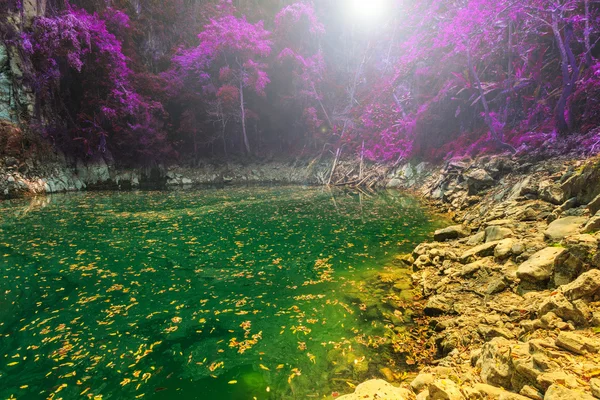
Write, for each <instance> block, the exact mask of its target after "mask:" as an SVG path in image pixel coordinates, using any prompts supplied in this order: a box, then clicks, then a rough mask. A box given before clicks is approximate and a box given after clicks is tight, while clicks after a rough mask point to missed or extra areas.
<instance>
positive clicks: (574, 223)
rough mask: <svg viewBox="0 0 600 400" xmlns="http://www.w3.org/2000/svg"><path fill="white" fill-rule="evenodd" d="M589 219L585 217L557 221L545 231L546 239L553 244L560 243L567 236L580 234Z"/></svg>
mask: <svg viewBox="0 0 600 400" xmlns="http://www.w3.org/2000/svg"><path fill="white" fill-rule="evenodd" d="M586 221H587V219H586V218H585V217H565V218H560V219H557V220H556V221H554V222H552V223H551V224H550V225H548V228H547V229H546V230H545V231H544V237H545V238H546V239H547V240H549V241H552V242H559V241H561V240H562V239H564V238H565V237H567V236H570V235H575V234H578V233H579V230H580V229H581V227H582V225H583V224H585V223H586Z"/></svg>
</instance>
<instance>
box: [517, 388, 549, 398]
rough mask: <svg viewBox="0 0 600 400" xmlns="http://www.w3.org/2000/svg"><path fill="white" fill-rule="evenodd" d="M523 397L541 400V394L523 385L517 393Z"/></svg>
mask: <svg viewBox="0 0 600 400" xmlns="http://www.w3.org/2000/svg"><path fill="white" fill-rule="evenodd" d="M519 393H520V394H522V395H523V396H525V397H527V398H529V399H533V400H543V399H544V397H543V396H542V394H541V393H540V392H539V391H538V390H537V389H536V388H534V387H533V386H529V385H525V386H523V387H522V388H521V390H520V391H519Z"/></svg>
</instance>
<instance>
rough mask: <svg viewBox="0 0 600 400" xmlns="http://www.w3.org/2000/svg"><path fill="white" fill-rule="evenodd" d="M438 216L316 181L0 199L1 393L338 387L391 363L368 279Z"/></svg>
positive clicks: (256, 392)
mask: <svg viewBox="0 0 600 400" xmlns="http://www.w3.org/2000/svg"><path fill="white" fill-rule="evenodd" d="M438 225H439V223H438V222H436V221H435V219H434V218H433V217H432V216H431V215H429V214H428V213H427V212H426V211H425V210H424V209H423V208H422V207H421V206H420V205H419V203H418V202H417V201H416V200H414V199H412V198H409V197H404V196H401V195H400V194H398V193H387V192H385V193H380V194H376V195H369V196H364V195H362V194H360V195H359V194H355V193H350V192H344V191H339V192H337V191H336V192H331V191H329V190H325V189H321V188H300V187H293V188H289V187H278V188H231V189H226V190H203V191H189V192H185V191H184V192H131V193H85V194H74V195H63V196H53V197H51V198H47V199H34V200H33V201H30V202H27V201H14V202H4V203H0V260H1V262H2V264H1V276H2V283H1V284H0V321H1V322H0V338H1V340H0V356H1V357H2V358H1V361H0V398H10V397H11V396H13V397H15V398H48V397H54V398H64V399H71V398H79V397H80V396H81V395H83V396H84V398H102V399H109V398H113V399H125V398H128V399H129V398H131V399H132V398H141V397H143V398H152V399H172V398H173V396H177V398H179V399H182V400H183V399H217V400H218V399H253V398H256V399H289V398H297V399H305V398H313V397H314V398H323V397H324V396H330V395H331V393H332V392H333V391H339V392H350V391H352V388H351V385H352V383H358V382H359V381H360V380H362V379H367V378H369V377H374V376H380V373H379V372H378V371H379V368H380V367H381V366H382V365H383V364H385V363H388V362H390V360H393V358H394V355H393V354H392V352H391V351H390V347H391V346H390V345H389V338H387V337H386V332H388V331H389V330H390V326H389V325H388V324H389V321H387V322H386V321H385V320H384V318H382V316H381V312H380V310H381V307H380V306H378V304H375V303H376V301H377V300H376V299H377V298H384V297H385V296H386V293H387V292H388V291H389V289H387V288H382V287H377V286H374V287H371V285H370V284H368V283H367V280H368V279H371V277H372V276H373V274H377V273H378V272H379V271H383V270H384V269H385V267H386V265H389V264H390V262H391V260H392V259H393V257H394V255H395V254H397V253H399V252H406V251H410V250H411V249H412V247H413V246H414V245H415V244H416V243H418V242H419V241H422V240H423V239H425V238H427V237H428V236H429V235H430V232H431V231H432V230H433V229H434V228H436V227H437V226H438ZM391 270H392V269H390V268H388V271H391ZM391 273H392V274H393V272H391ZM405 289H406V288H405V285H404V286H402V284H400V285H399V289H398V290H400V291H401V293H402V294H403V295H405V296H406V293H405ZM407 298H410V296H407ZM392 309H393V307H392ZM401 323H402V322H401V321H400V324H401ZM396 324H398V321H396ZM391 362H393V361H391Z"/></svg>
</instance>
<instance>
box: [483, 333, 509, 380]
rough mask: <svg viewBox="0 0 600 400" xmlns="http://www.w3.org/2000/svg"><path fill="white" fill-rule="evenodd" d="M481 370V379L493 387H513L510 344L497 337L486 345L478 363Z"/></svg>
mask: <svg viewBox="0 0 600 400" xmlns="http://www.w3.org/2000/svg"><path fill="white" fill-rule="evenodd" d="M477 365H478V366H480V368H481V379H482V380H483V382H484V383H487V384H490V385H493V386H502V387H511V378H512V375H513V374H514V368H513V366H512V360H511V348H510V342H509V341H508V340H506V339H504V338H501V337H496V338H493V339H492V340H491V341H489V342H487V343H485V344H484V345H483V347H482V349H481V356H480V357H479V360H478V361H477Z"/></svg>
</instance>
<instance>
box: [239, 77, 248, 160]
mask: <svg viewBox="0 0 600 400" xmlns="http://www.w3.org/2000/svg"><path fill="white" fill-rule="evenodd" d="M240 108H241V110H242V134H243V138H244V146H246V153H248V154H250V142H249V141H248V135H247V133H246V108H245V107H244V82H243V79H240Z"/></svg>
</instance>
